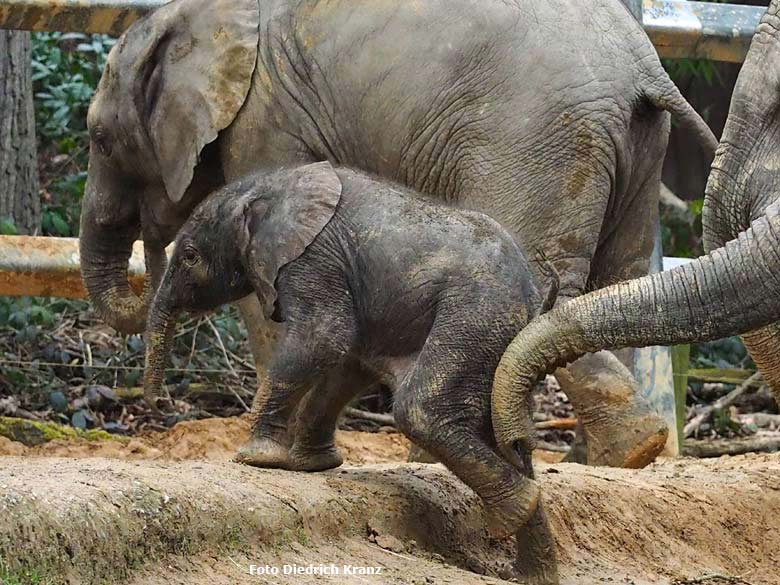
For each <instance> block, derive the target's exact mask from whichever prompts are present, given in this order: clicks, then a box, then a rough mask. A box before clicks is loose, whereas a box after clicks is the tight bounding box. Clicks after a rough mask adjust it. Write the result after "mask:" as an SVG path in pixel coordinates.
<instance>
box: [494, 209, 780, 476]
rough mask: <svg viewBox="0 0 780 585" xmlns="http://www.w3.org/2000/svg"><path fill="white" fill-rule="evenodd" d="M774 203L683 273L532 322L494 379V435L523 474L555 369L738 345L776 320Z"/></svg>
mask: <svg viewBox="0 0 780 585" xmlns="http://www.w3.org/2000/svg"><path fill="white" fill-rule="evenodd" d="M778 234H780V202H778V203H777V204H773V205H772V206H771V207H770V208H769V209H767V214H766V215H765V216H763V217H761V218H759V219H758V220H756V221H755V222H754V223H753V225H752V226H751V228H750V229H749V230H748V231H746V232H745V233H743V234H740V236H739V238H738V239H736V240H733V241H731V242H729V243H727V244H726V245H725V246H724V247H723V248H720V249H718V250H715V251H713V252H712V253H710V254H709V255H707V256H704V257H702V258H699V259H698V260H696V261H694V262H691V263H690V264H687V265H685V266H681V267H679V268H676V269H674V270H670V271H668V272H662V273H660V274H655V275H652V276H647V277H644V278H640V279H636V280H631V281H626V282H623V283H620V284H617V285H613V286H610V287H607V288H603V289H600V290H597V291H594V292H592V293H590V294H587V295H584V296H581V297H578V298H576V299H573V300H571V301H569V302H567V303H564V304H563V305H561V306H559V307H556V308H555V309H553V310H552V311H550V312H549V313H546V314H544V315H542V316H541V317H538V318H536V319H534V320H533V321H532V322H531V323H530V324H529V325H528V326H527V327H526V328H525V329H523V330H522V331H521V332H520V333H519V334H518V335H517V337H515V339H514V340H513V341H512V343H511V344H510V345H509V347H508V348H507V350H506V352H505V353H504V355H503V357H502V358H501V362H500V363H499V366H498V369H497V370H496V375H495V380H494V384H493V394H492V415H493V427H494V432H495V434H496V439H497V442H498V446H499V448H500V449H501V451H502V453H504V455H505V456H506V457H508V458H509V459H510V461H512V462H513V463H515V464H516V465H521V464H522V460H521V459H519V454H518V451H520V452H522V450H523V446H524V443H523V441H525V440H526V439H527V432H525V431H524V430H523V429H524V428H525V426H526V425H525V424H524V421H525V419H526V418H527V408H526V407H525V405H526V401H527V397H528V395H529V393H530V392H531V390H532V389H533V386H534V384H535V383H536V382H537V380H538V379H539V378H540V377H541V376H542V375H544V374H545V373H548V372H551V371H552V370H553V369H554V368H555V367H557V366H562V365H565V364H566V363H568V362H570V361H573V360H574V359H576V358H578V357H580V356H581V355H583V354H585V353H590V352H596V351H600V350H603V349H620V348H624V347H643V346H648V345H673V344H678V343H687V342H691V341H701V340H711V339H718V338H721V337H726V336H729V335H736V334H739V333H742V332H744V331H747V330H750V329H754V328H756V327H760V326H763V325H765V324H767V323H770V322H771V321H772V320H774V319H777V318H778V316H780V315H778V313H779V312H780V310H779V309H780V307H778V306H777V298H778V294H780V278H778V277H777V274H776V270H777V267H778V266H780V257H778V254H777V251H778V250H780V242H778Z"/></svg>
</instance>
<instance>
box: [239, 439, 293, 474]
mask: <svg viewBox="0 0 780 585" xmlns="http://www.w3.org/2000/svg"><path fill="white" fill-rule="evenodd" d="M233 461H235V462H236V463H243V464H244V465H251V466H253V467H270V468H276V469H290V448H289V447H287V446H285V445H283V444H281V443H279V442H278V441H275V440H273V439H269V438H267V437H251V438H250V439H249V440H248V441H247V442H246V443H244V444H243V445H242V446H241V448H240V449H239V450H238V453H236V456H235V457H234V458H233Z"/></svg>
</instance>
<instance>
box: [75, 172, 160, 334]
mask: <svg viewBox="0 0 780 585" xmlns="http://www.w3.org/2000/svg"><path fill="white" fill-rule="evenodd" d="M94 174H96V171H94V165H92V164H91V163H90V179H89V181H88V187H87V192H86V194H85V197H84V203H83V205H82V213H81V231H80V235H79V252H80V262H81V276H82V279H83V280H84V286H85V287H86V289H87V293H88V295H89V299H90V301H92V304H93V305H94V307H95V309H96V310H97V312H98V314H99V315H100V317H101V318H102V319H103V320H104V321H105V322H106V323H108V324H109V325H111V326H112V327H114V328H116V329H117V330H119V331H120V332H122V333H127V334H130V333H140V332H141V331H143V330H144V327H145V325H146V313H147V311H148V308H149V303H150V302H151V299H152V296H153V295H154V290H155V289H156V287H157V285H158V284H159V282H160V279H161V278H162V275H163V273H164V272H165V266H166V256H165V249H164V247H163V246H157V245H152V244H149V245H145V246H144V254H145V260H146V273H147V279H146V284H145V287H144V291H143V293H142V294H141V296H138V295H136V294H135V292H133V290H132V289H131V288H130V283H129V282H128V279H127V269H128V262H129V260H130V255H131V253H132V249H133V242H134V241H135V239H136V238H137V237H138V235H139V233H140V229H139V227H138V220H137V218H136V217H135V215H136V214H135V213H134V210H133V209H132V208H130V210H129V211H128V210H127V209H126V208H124V207H123V206H122V205H121V204H115V205H110V204H107V203H106V202H105V197H106V195H105V194H106V193H107V192H108V193H110V194H111V196H112V197H114V198H115V199H118V200H120V201H121V200H123V199H131V198H132V197H133V196H134V194H129V193H113V192H111V191H110V190H109V189H108V188H106V187H105V186H104V185H101V183H100V179H101V178H102V177H97V178H94V176H93V175H94ZM103 180H104V181H105V179H103ZM101 197H102V198H101ZM112 201H113V200H112ZM128 207H129V206H128ZM125 216H128V217H127V218H125Z"/></svg>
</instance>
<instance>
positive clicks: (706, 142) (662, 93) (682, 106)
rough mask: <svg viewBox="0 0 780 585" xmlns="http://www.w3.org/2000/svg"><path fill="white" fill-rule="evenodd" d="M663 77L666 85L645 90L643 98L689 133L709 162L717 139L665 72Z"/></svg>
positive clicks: (715, 148) (713, 153) (712, 156)
mask: <svg viewBox="0 0 780 585" xmlns="http://www.w3.org/2000/svg"><path fill="white" fill-rule="evenodd" d="M663 77H664V81H666V83H664V84H662V85H661V86H660V87H652V88H650V89H649V90H646V91H645V96H646V97H647V99H648V100H649V101H650V103H651V104H653V105H654V106H655V107H656V108H658V109H659V110H664V111H666V112H669V113H670V114H671V115H672V116H673V117H674V119H675V120H676V121H677V122H678V123H679V124H680V125H681V126H682V127H683V128H685V129H686V130H688V131H689V132H691V133H692V134H693V135H694V136H695V137H696V140H697V141H698V142H699V144H700V145H701V147H702V149H703V150H704V152H705V154H706V155H707V157H708V158H709V160H708V161H707V162H708V163H709V162H711V161H712V159H713V158H714V157H715V151H716V150H717V148H718V139H717V138H715V134H714V133H713V132H712V130H711V129H710V127H709V126H708V125H707V122H705V121H704V119H703V118H702V117H701V116H700V115H699V113H698V112H697V111H696V110H694V109H693V106H692V105H691V104H689V103H688V100H686V99H685V98H684V97H683V95H682V93H680V90H679V89H678V88H677V86H676V85H675V84H674V83H673V82H672V80H671V79H669V76H668V75H667V74H666V72H663Z"/></svg>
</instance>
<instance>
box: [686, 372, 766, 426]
mask: <svg viewBox="0 0 780 585" xmlns="http://www.w3.org/2000/svg"><path fill="white" fill-rule="evenodd" d="M761 380H762V378H761V372H754V373H753V375H752V376H750V377H749V378H748V379H747V380H745V381H744V382H743V383H742V384H740V385H739V386H737V387H736V388H734V390H732V391H731V392H729V393H728V394H726V395H725V396H721V397H720V398H718V399H717V400H716V401H715V402H714V403H713V404H711V405H709V406H707V407H706V408H705V409H704V410H703V411H702V412H700V413H699V414H697V415H696V416H695V417H693V418H692V419H691V420H690V422H688V424H686V425H685V428H684V429H683V435H684V436H685V437H690V436H691V435H692V434H694V433H695V432H696V431H697V430H698V429H699V427H700V426H701V424H702V423H703V422H704V421H706V420H707V419H709V418H710V417H711V416H712V414H713V413H714V412H715V411H717V410H723V409H724V408H728V407H729V406H731V405H732V404H733V403H734V401H735V400H736V399H737V398H739V397H740V396H741V395H742V394H743V393H744V392H745V391H746V390H747V389H748V388H751V387H753V386H755V385H757V384H758V385H760V384H761Z"/></svg>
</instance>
